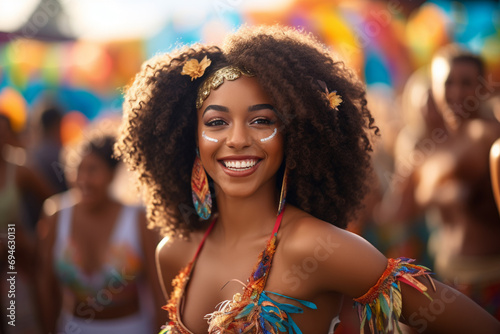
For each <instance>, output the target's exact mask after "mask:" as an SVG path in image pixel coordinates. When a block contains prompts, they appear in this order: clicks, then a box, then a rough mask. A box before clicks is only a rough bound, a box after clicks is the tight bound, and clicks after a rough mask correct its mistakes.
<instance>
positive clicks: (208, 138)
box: [201, 131, 219, 143]
mask: <svg viewBox="0 0 500 334" xmlns="http://www.w3.org/2000/svg"><path fill="white" fill-rule="evenodd" d="M201 136H202V137H203V139H205V140H208V141H211V142H213V143H218V142H219V140H218V139H215V138H212V137H209V136H207V135H206V134H205V131H203V132H202V133H201Z"/></svg>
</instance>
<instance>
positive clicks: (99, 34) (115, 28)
mask: <svg viewBox="0 0 500 334" xmlns="http://www.w3.org/2000/svg"><path fill="white" fill-rule="evenodd" d="M39 1H40V0H16V1H13V0H0V31H13V30H15V29H17V28H19V27H20V26H21V25H22V24H23V23H24V22H25V21H26V20H27V18H28V17H29V15H30V14H31V13H32V11H33V10H34V8H35V7H36V6H37V5H38V3H39ZM291 1H293V0H273V1H270V0H60V3H61V4H62V6H63V8H64V11H65V13H66V14H67V16H68V21H69V24H70V27H71V29H72V30H73V32H74V34H75V35H77V36H81V37H86V38H92V39H120V38H130V37H147V36H151V35H154V34H155V33H156V32H158V31H159V30H160V29H161V28H162V27H163V26H164V25H165V23H166V22H168V21H169V20H171V19H172V20H175V21H176V22H182V24H187V25H189V24H197V23H199V22H200V21H201V20H203V19H204V18H205V17H206V15H207V14H208V13H217V8H224V9H227V10H234V11H236V12H241V11H246V10H255V9H259V10H272V9H274V8H277V7H280V6H284V5H286V4H288V3H290V2H291Z"/></svg>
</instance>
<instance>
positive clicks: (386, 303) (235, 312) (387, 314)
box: [160, 210, 428, 334]
mask: <svg viewBox="0 0 500 334" xmlns="http://www.w3.org/2000/svg"><path fill="white" fill-rule="evenodd" d="M283 211H284V210H283ZM283 211H282V212H281V213H280V215H279V216H278V218H277V220H276V224H275V226H274V230H273V233H272V236H271V238H270V239H269V241H268V243H267V246H266V248H265V249H264V251H263V252H262V253H261V254H260V255H259V258H258V262H257V264H256V265H255V267H254V269H253V271H252V274H251V275H250V277H249V279H248V283H247V285H246V286H245V288H244V292H243V293H242V294H241V293H236V294H235V295H234V296H233V299H232V300H227V301H224V302H222V303H221V304H220V305H221V306H220V308H219V309H218V310H216V311H215V312H213V313H211V314H208V315H207V316H206V318H207V320H208V324H209V328H208V333H211V334H216V333H263V334H277V333H291V334H293V333H295V334H301V333H302V331H301V330H300V329H299V327H298V326H297V324H296V323H295V322H294V321H293V318H292V315H293V314H297V313H302V312H303V308H302V307H299V306H296V305H292V304H287V303H278V302H276V301H275V300H273V299H271V298H270V296H272V295H277V296H280V297H284V298H287V299H289V300H293V301H295V302H297V303H298V304H300V305H302V306H303V307H306V308H309V309H316V308H317V307H316V305H315V304H314V303H311V302H308V301H304V300H299V299H296V298H292V297H288V296H284V295H282V294H278V293H275V292H271V291H266V290H264V288H265V285H266V281H267V277H268V276H269V272H270V270H271V265H272V260H273V256H274V253H275V251H276V245H277V232H278V229H279V226H280V223H281V219H282V217H283ZM214 224H215V219H214V220H213V222H212V223H211V225H210V227H209V228H208V230H207V232H206V233H205V236H204V237H203V240H202V241H201V243H200V245H199V247H198V250H197V251H196V254H195V256H194V258H193V260H192V261H191V262H190V263H189V264H188V265H187V266H186V267H185V268H184V269H182V270H181V271H180V273H179V274H178V275H177V276H176V277H175V278H174V280H173V281H172V286H173V291H172V294H171V296H170V300H169V301H168V303H167V305H166V306H164V307H163V308H164V309H165V310H167V311H168V313H169V318H170V322H169V323H168V324H167V325H166V326H164V328H163V329H162V330H161V332H160V334H193V333H192V332H191V331H189V329H187V328H186V326H185V325H184V324H183V323H182V320H181V314H180V305H181V303H182V301H183V298H184V292H185V289H186V286H187V284H188V282H189V277H190V276H191V272H192V270H193V267H194V264H195V263H196V259H197V257H198V255H199V253H200V251H201V249H202V247H203V244H204V241H205V239H206V238H207V236H208V234H209V233H210V231H211V230H212V228H213V226H214ZM410 262H411V260H409V259H403V258H400V259H389V262H388V265H387V268H386V270H385V271H384V273H383V275H382V276H381V277H380V279H379V281H378V282H377V284H376V285H375V286H374V287H372V288H371V289H370V290H369V291H368V292H367V293H366V294H365V295H363V296H361V297H360V298H358V299H356V300H355V305H356V307H357V308H358V312H359V315H360V320H361V323H362V329H361V331H363V327H364V324H365V323H367V324H368V325H369V327H370V329H371V331H372V332H373V333H379V332H386V331H388V330H392V329H394V328H397V329H399V327H398V322H397V320H398V319H399V316H400V315H401V308H402V301H401V289H400V282H403V283H405V284H408V285H410V286H412V287H414V288H415V289H417V290H419V291H421V292H423V293H424V294H425V291H426V290H427V288H426V287H425V286H424V285H423V284H421V283H420V282H419V281H417V280H416V279H415V278H414V277H415V276H427V274H428V270H427V268H424V267H420V266H416V265H412V264H410ZM337 323H338V316H337V317H336V318H335V319H334V320H333V321H332V325H331V326H330V331H329V334H332V333H333V331H334V327H335V324H337Z"/></svg>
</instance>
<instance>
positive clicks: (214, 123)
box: [205, 119, 226, 126]
mask: <svg viewBox="0 0 500 334" xmlns="http://www.w3.org/2000/svg"><path fill="white" fill-rule="evenodd" d="M224 124H226V122H224V121H223V120H221V119H214V120H212V121H209V122H207V123H205V125H206V126H220V125H224Z"/></svg>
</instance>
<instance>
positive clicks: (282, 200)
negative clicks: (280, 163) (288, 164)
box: [276, 168, 288, 216]
mask: <svg viewBox="0 0 500 334" xmlns="http://www.w3.org/2000/svg"><path fill="white" fill-rule="evenodd" d="M287 182H288V168H285V173H283V182H282V183H281V193H280V202H279V205H278V213H277V214H276V215H277V216H278V215H279V214H280V213H281V211H283V208H284V207H285V202H286V186H287Z"/></svg>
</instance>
